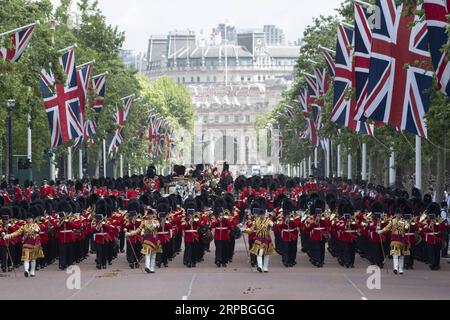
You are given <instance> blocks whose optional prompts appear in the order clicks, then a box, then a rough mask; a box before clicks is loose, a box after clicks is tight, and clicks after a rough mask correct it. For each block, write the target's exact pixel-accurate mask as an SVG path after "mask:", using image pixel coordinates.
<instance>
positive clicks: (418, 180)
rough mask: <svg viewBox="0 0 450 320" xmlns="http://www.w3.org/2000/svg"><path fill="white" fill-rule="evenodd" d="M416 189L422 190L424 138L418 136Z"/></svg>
mask: <svg viewBox="0 0 450 320" xmlns="http://www.w3.org/2000/svg"><path fill="white" fill-rule="evenodd" d="M416 188H418V189H419V190H422V138H420V137H419V136H416Z"/></svg>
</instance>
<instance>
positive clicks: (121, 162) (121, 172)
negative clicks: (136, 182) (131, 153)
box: [119, 154, 123, 178]
mask: <svg viewBox="0 0 450 320" xmlns="http://www.w3.org/2000/svg"><path fill="white" fill-rule="evenodd" d="M119 171H120V172H119V174H120V178H123V154H120V164H119Z"/></svg>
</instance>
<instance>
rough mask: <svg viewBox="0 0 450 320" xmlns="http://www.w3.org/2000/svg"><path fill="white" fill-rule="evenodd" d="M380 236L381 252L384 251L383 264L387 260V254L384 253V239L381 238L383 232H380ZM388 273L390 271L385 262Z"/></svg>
mask: <svg viewBox="0 0 450 320" xmlns="http://www.w3.org/2000/svg"><path fill="white" fill-rule="evenodd" d="M378 237H380V246H381V252H382V253H383V264H384V262H385V261H386V254H385V253H384V247H383V240H382V239H381V234H378ZM385 268H386V273H389V270H388V267H387V264H385Z"/></svg>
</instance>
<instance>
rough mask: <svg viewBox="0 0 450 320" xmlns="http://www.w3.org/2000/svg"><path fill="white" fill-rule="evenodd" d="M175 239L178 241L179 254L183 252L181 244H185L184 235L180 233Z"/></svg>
mask: <svg viewBox="0 0 450 320" xmlns="http://www.w3.org/2000/svg"><path fill="white" fill-rule="evenodd" d="M175 239H176V243H177V250H176V252H177V253H179V252H181V243H182V242H183V234H182V233H181V232H178V233H177V235H176V236H175Z"/></svg>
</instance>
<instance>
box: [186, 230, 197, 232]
mask: <svg viewBox="0 0 450 320" xmlns="http://www.w3.org/2000/svg"><path fill="white" fill-rule="evenodd" d="M184 232H197V230H184Z"/></svg>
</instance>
